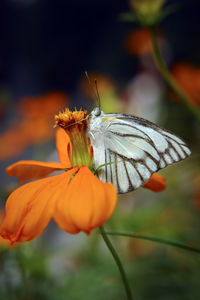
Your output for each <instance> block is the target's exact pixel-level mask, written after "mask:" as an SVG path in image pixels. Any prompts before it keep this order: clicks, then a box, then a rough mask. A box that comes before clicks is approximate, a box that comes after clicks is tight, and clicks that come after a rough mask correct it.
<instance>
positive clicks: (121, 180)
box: [88, 107, 191, 193]
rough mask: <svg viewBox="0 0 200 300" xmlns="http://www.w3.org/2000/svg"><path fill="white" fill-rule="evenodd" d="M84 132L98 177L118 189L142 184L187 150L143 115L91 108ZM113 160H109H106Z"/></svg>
mask: <svg viewBox="0 0 200 300" xmlns="http://www.w3.org/2000/svg"><path fill="white" fill-rule="evenodd" d="M88 136H89V137H90V140H91V144H92V147H93V151H94V168H95V169H96V168H98V167H99V166H100V165H104V166H103V167H102V168H100V169H99V171H98V174H97V175H98V177H99V179H100V180H102V181H104V182H111V183H113V184H114V185H115V187H116V188H117V191H118V193H127V192H129V191H132V190H135V189H137V188H138V187H140V186H142V185H143V184H144V183H145V182H147V181H148V180H149V178H150V177H151V175H152V174H153V173H155V172H157V171H158V170H160V169H162V168H165V167H166V166H168V165H170V164H173V163H175V162H178V161H180V160H183V159H185V158H186V157H188V156H189V155H190V154H191V151H190V149H189V148H188V146H187V145H186V144H185V142H184V141H183V140H181V139H180V138H179V137H177V136H176V135H174V134H173V133H171V132H169V131H167V130H165V129H162V128H160V127H159V126H157V125H155V124H154V123H151V122H149V121H147V120H145V119H142V118H139V117H136V116H132V115H127V114H115V113H113V114H110V113H109V114H105V113H104V112H103V111H102V110H101V109H100V108H99V107H97V108H95V109H94V110H93V111H92V112H91V119H90V121H89V125H88ZM111 162H116V163H113V164H108V165H106V164H107V163H111Z"/></svg>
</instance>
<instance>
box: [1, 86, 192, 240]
mask: <svg viewBox="0 0 200 300" xmlns="http://www.w3.org/2000/svg"><path fill="white" fill-rule="evenodd" d="M96 96H97V98H98V102H99V105H98V107H96V108H95V109H94V110H93V111H92V112H91V114H90V115H87V111H82V110H80V111H77V110H75V111H74V112H71V111H70V110H69V109H65V111H63V112H60V113H59V114H58V115H57V116H55V120H56V125H59V126H60V127H61V128H60V129H59V130H58V131H57V149H58V155H59V159H60V163H56V162H52V163H51V162H38V161H19V162H16V163H14V164H13V165H11V166H9V167H8V168H7V169H6V171H7V174H8V175H10V176H17V177H18V179H19V181H20V183H22V182H23V181H24V180H30V179H39V178H41V177H45V176H47V175H49V174H50V173H52V172H54V171H58V170H60V171H64V173H62V174H60V175H56V176H52V177H48V178H44V179H40V180H36V181H33V182H29V183H27V184H24V185H22V186H20V187H19V188H18V189H16V190H15V191H14V192H12V193H11V195H10V196H9V198H8V200H7V202H6V216H5V218H4V221H3V223H2V225H1V227H0V235H1V236H2V237H3V238H5V239H8V240H10V242H11V244H13V243H14V242H17V241H18V242H24V241H29V240H32V239H34V238H35V237H37V236H38V235H40V234H41V233H42V231H43V230H44V229H45V227H46V226H47V225H48V223H49V221H50V220H51V219H52V218H53V219H54V220H55V222H56V223H57V225H58V226H59V227H60V228H61V229H63V230H64V231H66V232H69V233H72V234H76V233H79V232H80V231H84V232H86V233H87V234H89V233H90V232H91V230H93V229H95V228H97V227H99V226H101V225H102V224H103V223H105V222H106V221H107V220H108V219H109V218H110V217H111V215H112V213H113V211H114V208H115V205H116V200H117V193H116V190H117V192H118V193H126V192H129V191H131V190H134V189H136V188H138V187H140V186H143V187H145V188H149V189H152V190H154V191H160V190H162V189H163V188H164V187H165V179H164V178H163V177H162V176H159V175H157V174H153V173H155V172H156V171H158V170H159V169H161V168H164V167H166V166H167V165H169V164H172V163H174V162H177V161H179V160H182V159H184V158H186V157H187V156H188V155H189V154H190V150H189V148H188V147H187V146H186V144H185V143H184V142H183V141H182V140H181V139H180V138H178V137H176V136H175V135H174V134H172V133H170V132H168V131H166V130H163V129H161V128H160V127H158V126H156V125H155V124H153V123H150V122H149V121H147V120H144V119H141V118H138V117H134V116H131V115H124V114H105V113H103V111H101V109H100V100H99V95H98V90H97V89H96ZM63 129H64V130H63ZM88 136H89V138H90V140H88ZM152 174H153V176H152ZM95 175H97V176H98V177H99V179H98V178H97V176H95ZM145 183H146V184H145Z"/></svg>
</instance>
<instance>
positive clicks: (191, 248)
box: [106, 232, 200, 253]
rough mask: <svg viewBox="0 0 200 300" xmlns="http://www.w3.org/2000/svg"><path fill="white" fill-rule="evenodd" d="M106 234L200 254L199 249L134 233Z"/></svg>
mask: <svg viewBox="0 0 200 300" xmlns="http://www.w3.org/2000/svg"><path fill="white" fill-rule="evenodd" d="M106 234H108V235H116V236H123V237H129V238H136V239H142V240H148V241H151V242H156V243H161V244H165V245H168V246H172V247H177V248H181V249H184V250H188V251H192V252H196V253H200V249H199V248H194V247H190V246H188V245H185V244H182V243H179V242H175V241H170V240H166V239H162V238H157V237H150V236H146V235H139V234H134V233H124V232H106Z"/></svg>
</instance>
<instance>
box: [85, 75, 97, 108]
mask: <svg viewBox="0 0 200 300" xmlns="http://www.w3.org/2000/svg"><path fill="white" fill-rule="evenodd" d="M85 76H86V77H87V80H88V82H89V85H90V88H91V91H92V93H93V94H94V97H95V99H96V100H97V103H98V107H99V108H100V97H99V92H98V88H97V80H96V79H95V81H94V83H95V88H96V89H94V86H93V85H92V83H91V80H90V77H89V75H88V72H87V71H85Z"/></svg>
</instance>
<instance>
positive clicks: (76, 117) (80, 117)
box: [54, 108, 88, 128]
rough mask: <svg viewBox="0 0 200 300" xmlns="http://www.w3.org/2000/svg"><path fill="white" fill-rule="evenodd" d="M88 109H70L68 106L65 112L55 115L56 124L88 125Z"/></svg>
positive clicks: (64, 125)
mask: <svg viewBox="0 0 200 300" xmlns="http://www.w3.org/2000/svg"><path fill="white" fill-rule="evenodd" d="M87 114H88V112H87V110H79V111H78V110H75V111H70V110H69V108H66V109H65V110H64V111H63V112H59V113H58V115H55V125H54V127H56V126H57V125H58V126H60V127H62V128H67V127H69V126H72V125H75V124H79V125H81V126H82V125H87V122H88V120H87Z"/></svg>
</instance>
